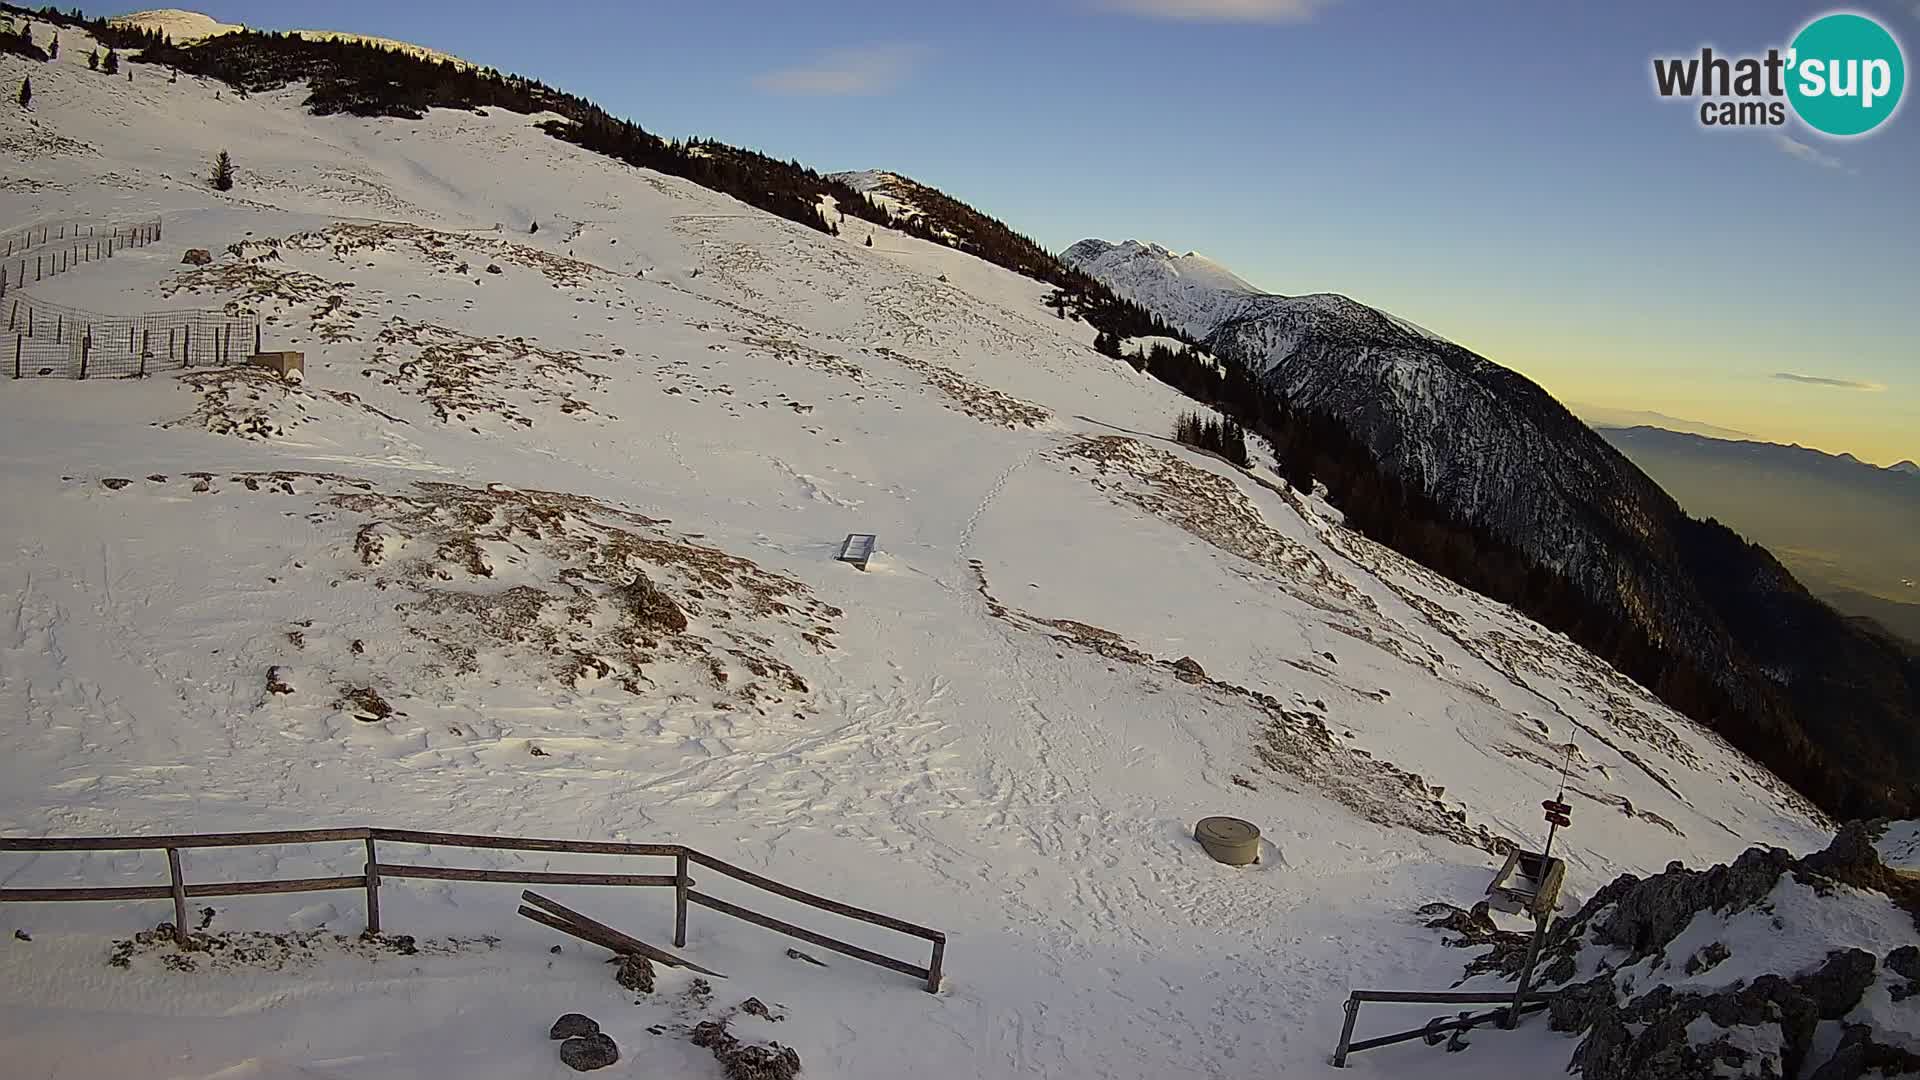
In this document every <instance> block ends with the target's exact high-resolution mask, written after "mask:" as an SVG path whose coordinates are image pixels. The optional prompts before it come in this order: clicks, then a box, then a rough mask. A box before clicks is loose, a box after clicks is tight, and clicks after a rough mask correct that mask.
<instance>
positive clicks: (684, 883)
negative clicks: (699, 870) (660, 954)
mask: <svg viewBox="0 0 1920 1080" xmlns="http://www.w3.org/2000/svg"><path fill="white" fill-rule="evenodd" d="M692 884H693V879H692V878H690V877H688V876H687V853H686V852H684V851H682V852H681V853H680V854H678V855H675V856H674V857H673V947H674V948H676V949H684V948H686V947H687V889H688V888H689V887H690V886H691V885H692Z"/></svg>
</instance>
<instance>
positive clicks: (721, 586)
mask: <svg viewBox="0 0 1920 1080" xmlns="http://www.w3.org/2000/svg"><path fill="white" fill-rule="evenodd" d="M329 504H330V505H331V506H333V507H335V508H337V509H340V510H344V511H350V512H352V513H353V514H355V515H357V516H359V517H361V518H362V519H364V520H363V523H362V524H361V525H360V526H359V527H358V528H357V530H356V532H355V536H354V541H353V548H354V552H355V555H356V558H357V560H358V561H359V562H360V564H361V565H362V566H363V568H364V569H363V570H361V571H359V572H358V575H357V576H359V577H360V578H362V579H363V580H366V581H369V582H370V583H371V584H372V585H373V586H374V587H375V588H378V589H392V590H395V591H401V592H405V593H410V594H412V598H411V599H404V600H400V601H398V602H397V603H396V604H395V608H396V610H398V611H399V612H400V613H401V615H402V617H403V619H404V621H405V622H406V624H407V629H408V631H409V632H410V633H412V634H413V635H414V636H416V637H418V638H421V639H423V640H425V641H427V642H430V643H431V644H432V645H433V646H434V648H435V651H436V653H437V654H438V657H439V659H438V661H437V662H436V663H435V665H434V666H435V667H436V668H438V669H441V671H442V672H443V673H447V674H455V675H465V674H472V673H474V672H477V671H479V670H481V668H482V667H483V665H484V664H485V662H486V659H487V656H488V654H493V653H499V654H505V658H506V659H507V660H508V661H509V662H511V663H515V664H520V663H524V661H525V660H526V659H527V658H528V657H529V656H532V657H537V658H539V660H540V661H542V663H543V664H544V667H545V668H546V669H547V670H548V671H550V672H551V673H552V675H553V676H554V677H557V678H558V679H560V680H562V681H564V682H567V683H572V684H580V683H583V682H592V681H598V680H600V679H611V680H612V681H614V682H615V683H617V684H618V685H619V686H621V687H623V688H625V689H626V690H627V691H628V692H630V693H635V694H639V693H645V692H654V691H659V692H665V693H667V694H669V695H678V696H682V697H687V698H692V697H693V696H694V695H695V694H698V695H700V696H702V697H707V698H712V697H714V696H715V695H718V696H719V697H720V698H721V699H723V701H724V702H727V703H729V704H728V705H727V707H732V705H733V704H744V705H749V706H752V705H760V704H772V703H775V702H778V701H781V700H783V699H784V697H785V695H789V694H801V693H804V692H806V690H807V685H806V683H805V681H804V680H802V679H801V677H800V675H799V674H798V672H796V671H795V670H794V668H793V667H792V665H791V664H790V663H789V662H788V661H787V660H786V659H784V658H783V657H782V655H781V653H782V652H783V650H788V649H805V650H806V651H808V652H823V651H825V650H827V649H831V648H833V643H832V640H831V639H832V637H833V635H834V633H835V631H834V628H833V626H832V625H831V622H832V620H833V619H835V618H838V617H839V616H840V614H841V612H840V610H839V609H837V608H834V607H832V606H830V605H827V604H824V603H821V602H820V601H818V600H816V599H814V598H813V597H812V595H811V593H810V591H809V590H808V589H807V587H806V586H805V585H803V584H801V583H800V582H797V581H794V580H793V579H791V578H787V577H784V576H782V575H779V574H775V573H772V572H770V571H767V570H764V569H762V568H761V567H759V566H758V565H756V564H755V563H754V562H752V561H751V560H748V559H744V558H741V557H739V556H735V555H730V554H727V553H726V552H723V551H720V550H718V549H716V548H712V547H708V546H705V545H701V544H696V543H693V542H691V541H689V540H686V539H684V538H680V537H676V536H673V535H670V534H668V533H666V532H664V531H662V530H661V529H660V528H659V526H661V525H663V524H665V523H664V522H659V521H654V520H652V519H649V518H646V517H644V516H642V515H639V514H634V513H632V512H630V511H626V510H623V509H620V508H617V507H613V506H610V505H608V504H605V503H601V502H598V501H597V500H593V499H588V498H584V497H582V496H577V495H566V494H561V493H557V492H545V491H526V490H519V489H513V488H505V487H498V486H494V487H489V488H485V489H478V488H469V487H462V486H460V485H455V484H443V483H422V484H418V485H415V487H414V489H413V491H411V492H410V493H408V494H404V495H401V494H386V493H382V492H377V491H373V490H369V489H355V490H348V491H341V492H338V493H336V494H335V495H333V497H332V498H331V499H330V500H329ZM783 639H784V640H783Z"/></svg>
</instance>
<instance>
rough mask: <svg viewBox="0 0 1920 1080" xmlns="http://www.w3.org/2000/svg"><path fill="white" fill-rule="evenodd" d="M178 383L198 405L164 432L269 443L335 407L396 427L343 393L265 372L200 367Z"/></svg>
mask: <svg viewBox="0 0 1920 1080" xmlns="http://www.w3.org/2000/svg"><path fill="white" fill-rule="evenodd" d="M179 382H180V383H181V384H182V385H184V386H186V387H188V388H189V389H191V390H193V391H195V392H196V393H198V394H199V395H200V404H199V405H198V406H196V407H195V408H194V410H193V411H192V412H191V413H188V414H187V415H186V416H183V417H181V418H180V419H178V420H170V421H168V422H167V423H164V424H162V425H160V426H161V427H165V428H177V427H191V428H201V429H204V430H206V431H209V432H212V433H213V434H215V435H238V436H240V437H241V438H243V439H267V438H274V437H277V436H281V435H285V434H287V433H288V432H290V431H292V430H294V429H295V428H298V427H300V426H301V425H303V424H305V423H308V422H310V421H313V420H315V419H320V417H318V416H316V415H315V412H331V411H333V410H332V407H333V406H339V407H341V408H344V409H347V410H349V411H358V412H364V413H367V414H369V415H371V416H376V417H379V418H380V419H382V420H386V421H389V422H391V423H395V424H404V423H406V421H405V420H402V419H400V418H399V417H397V416H390V415H388V414H387V413H384V412H381V411H380V410H379V409H376V408H374V407H373V406H371V405H368V404H366V403H365V402H363V401H361V400H360V398H359V397H358V396H357V395H355V394H351V393H348V392H346V391H344V390H325V389H321V388H318V387H314V386H311V385H309V384H307V383H305V382H290V381H287V380H285V379H282V378H280V377H279V376H278V375H275V374H274V373H273V372H271V371H268V370H267V369H265V368H257V367H230V368H210V369H209V368H200V369H193V370H188V371H183V372H181V373H180V377H179Z"/></svg>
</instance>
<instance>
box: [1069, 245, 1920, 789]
mask: <svg viewBox="0 0 1920 1080" xmlns="http://www.w3.org/2000/svg"><path fill="white" fill-rule="evenodd" d="M1061 258H1062V259H1063V261H1065V262H1067V263H1068V264H1069V265H1071V266H1073V267H1075V268H1076V269H1078V270H1080V271H1082V272H1083V273H1086V274H1088V275H1090V276H1092V277H1093V278H1094V279H1096V280H1098V281H1099V282H1101V283H1102V284H1104V285H1105V286H1107V287H1108V288H1109V289H1111V290H1112V291H1113V293H1114V294H1115V295H1117V296H1119V297H1122V298H1124V299H1126V300H1129V301H1131V302H1133V303H1134V304H1137V305H1140V306H1141V307H1144V308H1145V309H1147V310H1148V311H1149V312H1151V313H1153V314H1154V315H1156V316H1158V317H1159V318H1161V319H1163V320H1165V321H1166V322H1167V323H1169V324H1170V325H1172V326H1175V327H1177V328H1178V329H1179V330H1180V331H1182V332H1183V333H1185V334H1187V335H1189V336H1190V337H1192V338H1193V340H1195V341H1196V342H1197V343H1198V344H1199V345H1200V346H1201V347H1202V348H1204V349H1205V350H1206V351H1207V352H1208V353H1210V354H1211V355H1212V356H1213V357H1215V358H1218V359H1219V360H1222V361H1225V362H1227V363H1229V364H1230V365H1237V366H1238V367H1239V368H1241V369H1244V371H1246V372H1247V373H1248V374H1249V375H1251V376H1252V378H1253V379H1254V380H1255V381H1256V383H1257V384H1258V385H1259V386H1260V387H1261V388H1262V389H1263V392H1264V393H1265V394H1267V395H1269V396H1270V398H1271V399H1273V400H1274V401H1277V402H1278V403H1279V406H1278V408H1279V409H1281V410H1283V411H1284V413H1285V419H1284V420H1283V422H1281V423H1279V424H1270V425H1268V427H1267V430H1266V431H1264V432H1262V434H1266V435H1267V436H1268V438H1269V439H1270V441H1274V442H1275V449H1276V452H1277V453H1278V456H1279V457H1280V458H1281V460H1282V461H1286V462H1311V472H1312V475H1313V478H1314V479H1315V480H1318V481H1321V482H1324V483H1326V485H1327V487H1328V489H1329V491H1330V493H1331V496H1332V498H1333V501H1334V502H1335V503H1336V504H1337V505H1339V506H1340V507H1341V509H1342V510H1343V511H1344V512H1345V513H1346V514H1347V520H1348V522H1349V523H1350V524H1351V525H1353V526H1354V527H1355V528H1357V529H1359V530H1360V531H1362V532H1365V533H1367V534H1368V535H1370V536H1373V537H1374V538H1375V539H1378V540H1381V541H1383V542H1385V543H1388V544H1390V545H1392V546H1394V547H1396V548H1397V549H1399V550H1400V551H1401V552H1402V553H1403V554H1406V555H1409V556H1410V557H1412V558H1414V559H1415V560H1416V561H1419V562H1422V563H1424V564H1426V565H1427V566H1429V567H1430V568H1433V569H1436V570H1439V571H1440V572H1441V573H1444V574H1447V575H1448V576H1449V577H1452V578H1454V580H1456V581H1460V582H1461V583H1462V584H1466V585H1467V586H1468V587H1469V588H1472V589H1474V590H1476V591H1478V592H1481V593H1483V594H1485V595H1488V596H1492V597H1494V598H1496V599H1500V600H1502V601H1504V602H1507V603H1510V604H1513V605H1514V606H1516V607H1519V608H1520V609H1522V610H1524V611H1526V612H1527V613H1528V614H1530V615H1532V616H1533V617H1535V618H1536V619H1539V620H1540V621H1542V622H1544V623H1546V624H1547V625H1549V626H1552V627H1554V628H1556V629H1559V630H1562V631H1563V632H1566V633H1568V634H1569V636H1571V637H1573V638H1574V639H1575V640H1576V641H1578V642H1580V644H1582V645H1584V646H1586V647H1587V648H1589V649H1591V650H1593V651H1594V652H1596V653H1597V654H1599V655H1601V656H1603V657H1605V658H1606V659H1608V660H1610V661H1611V662H1612V663H1614V665H1615V666H1616V667H1618V668H1620V669H1621V670H1622V671H1624V672H1626V673H1627V674H1628V675H1630V676H1631V677H1633V678H1634V679H1635V680H1636V681H1638V682H1640V683H1641V684H1642V685H1645V686H1647V687H1648V688H1650V689H1653V690H1654V691H1655V692H1656V693H1658V694H1660V695H1661V696H1662V697H1663V698H1664V699H1665V700H1666V701H1667V702H1668V703H1669V704H1670V705H1673V706H1674V707H1675V708H1678V709H1680V710H1681V711H1682V712H1685V713H1687V714H1688V715H1690V716H1693V717H1694V718H1695V719H1697V720H1700V721H1702V722H1705V723H1708V724H1711V725H1713V726H1715V727H1716V728H1718V729H1719V730H1720V731H1721V733H1722V734H1723V735H1725V736H1726V737H1727V738H1728V739H1730V740H1731V741H1732V742H1733V743H1734V744H1735V745H1737V746H1740V747H1741V748H1742V749H1744V750H1746V751H1747V752H1748V753H1751V754H1753V755H1755V756H1756V757H1758V758H1760V759H1761V760H1762V761H1763V762H1765V763H1766V764H1767V765H1768V766H1769V767H1771V768H1773V769H1774V770H1775V771H1777V772H1779V773H1780V774H1781V775H1782V776H1786V777H1789V778H1790V780H1791V782H1793V783H1794V784H1795V785H1796V786H1798V787H1800V789H1801V790H1802V791H1803V792H1806V793H1808V794H1809V795H1810V796H1811V797H1813V798H1814V799H1815V801H1817V802H1820V803H1822V804H1823V805H1824V806H1826V807H1827V808H1828V809H1829V811H1830V812H1833V813H1836V814H1841V815H1849V814H1855V813H1868V814H1871V813H1880V812H1885V811H1887V810H1894V811H1895V812H1898V809H1897V808H1911V807H1913V806H1915V805H1920V784H1916V783H1915V782H1914V780H1913V776H1914V775H1915V773H1916V771H1920V723H1916V717H1920V659H1916V657H1915V655H1914V651H1913V650H1912V648H1911V646H1908V645H1906V644H1905V643H1903V642H1900V641H1899V640H1898V639H1895V638H1893V637H1891V636H1890V635H1888V634H1886V633H1885V632H1884V631H1883V630H1881V629H1880V628H1879V627H1877V626H1870V625H1861V624H1859V623H1856V622H1853V621H1850V620H1848V619H1847V618H1845V617H1844V616H1842V615H1841V614H1839V613H1838V612H1836V611H1835V610H1834V609H1833V608H1832V607H1830V606H1828V605H1827V604H1825V603H1822V602H1821V601H1820V600H1818V599H1817V598H1816V597H1815V596H1814V595H1813V594H1811V593H1810V592H1809V591H1808V590H1807V589H1806V588H1805V587H1804V586H1803V585H1802V584H1801V583H1800V582H1799V581H1798V580H1796V579H1795V577H1794V575H1793V573H1792V572H1791V571H1790V570H1789V569H1788V568H1787V567H1786V566H1785V565H1783V564H1782V563H1781V562H1780V561H1779V560H1778V559H1777V558H1776V557H1775V556H1774V555H1773V554H1772V553H1770V552H1769V551H1768V550H1766V549H1765V548H1763V547H1760V546H1759V545H1757V544H1754V543H1751V542H1750V540H1749V539H1748V537H1747V536H1745V535H1741V534H1740V533H1739V532H1736V531H1735V529H1734V528H1733V527H1732V526H1730V525H1728V524H1727V523H1728V522H1739V521H1741V520H1742V519H1743V518H1744V519H1746V520H1752V518H1751V515H1749V514H1746V513H1744V512H1743V513H1742V514H1741V515H1739V516H1735V515H1734V514H1731V513H1730V514H1727V515H1726V516H1725V517H1722V516H1720V515H1718V514H1715V513H1714V512H1713V510H1712V509H1709V508H1702V507H1699V506H1697V505H1691V504H1687V503H1686V502H1685V497H1684V495H1683V496H1682V499H1681V500H1679V501H1676V499H1675V497H1674V495H1673V494H1671V493H1669V491H1667V490H1664V489H1663V486H1662V484H1661V483H1657V482H1656V480H1655V479H1654V478H1652V477H1650V476H1649V474H1648V471H1647V470H1643V468H1642V467H1640V465H1639V464H1637V463H1636V461H1634V460H1632V459H1630V457H1629V456H1628V455H1626V454H1624V453H1622V452H1621V451H1620V450H1619V449H1618V448H1616V447H1615V446H1614V445H1612V444H1611V443H1610V442H1609V441H1608V440H1607V439H1605V438H1603V437H1602V436H1601V435H1599V434H1597V433H1596V432H1595V431H1594V429H1593V428H1591V427H1589V426H1588V425H1587V424H1586V423H1584V422H1583V421H1581V420H1580V419H1578V418H1576V417H1575V416H1574V414H1573V413H1572V412H1571V411H1569V410H1568V409H1567V407H1566V406H1564V405H1562V404H1561V403H1560V402H1559V401H1557V400H1555V399H1554V398H1553V396H1552V395H1550V394H1549V393H1547V392H1546V391H1545V390H1544V389H1542V388H1541V387H1540V386H1539V385H1537V384H1536V383H1534V382H1532V381H1531V380H1529V379H1527V378H1526V377H1524V376H1522V375H1520V374H1519V373H1517V372H1514V371H1512V370H1510V369H1508V368H1505V367H1503V366H1501V365H1500V364H1498V363H1496V362H1494V361H1493V360H1490V359H1488V358H1486V357H1484V356H1481V355H1479V354H1478V353H1475V352H1473V351H1472V350H1469V349H1467V348H1464V347H1462V346H1460V345H1458V344H1455V343H1453V342H1450V341H1447V340H1446V339H1444V338H1442V337H1440V336H1438V335H1435V334H1433V333H1431V332H1430V331H1427V330H1425V329H1424V328H1422V327H1420V326H1418V325H1417V324H1414V323H1411V322H1409V321H1407V320H1405V319H1402V318H1398V317H1396V316H1394V315H1391V314H1388V313H1387V312H1384V311H1381V310H1379V309H1377V308H1373V307H1370V306H1368V305H1366V304H1363V303H1360V302H1358V301H1356V300H1353V299H1351V298H1349V297H1346V296H1342V295H1339V294H1335V293H1316V294H1309V295H1301V296H1282V295H1277V294H1270V293H1263V292H1260V291H1259V290H1258V289H1255V288H1253V287H1252V286H1250V285H1249V284H1248V283H1247V282H1246V281H1245V280H1244V279H1241V278H1239V277H1238V276H1237V275H1233V274H1232V273H1231V272H1230V271H1226V270H1225V269H1224V268H1222V267H1220V266H1218V264H1215V263H1213V262H1211V260H1206V259H1205V258H1204V257H1202V256H1198V255H1195V254H1191V253H1189V254H1186V255H1176V254H1174V253H1173V252H1172V251H1171V250H1170V249H1168V248H1165V247H1162V246H1159V245H1156V244H1147V243H1141V242H1139V241H1133V240H1129V241H1126V242H1124V243H1110V242H1108V241H1105V240H1099V239H1088V240H1083V241H1081V242H1079V243H1076V244H1074V245H1072V246H1071V247H1069V248H1068V249H1066V251H1065V252H1063V253H1062V256H1061ZM1263 409H1264V411H1267V412H1273V411H1275V410H1274V408H1270V407H1265V406H1263ZM1729 445H1738V444H1729ZM1362 460H1364V461H1366V462H1368V463H1369V464H1368V466H1366V467H1356V462H1358V461H1362ZM1902 473H1904V470H1901V473H1895V472H1892V471H1889V472H1888V473H1887V479H1889V480H1899V481H1905V480H1906V479H1907V478H1906V477H1905V476H1904V475H1902ZM1688 509H1693V510H1694V512H1695V514H1698V515H1699V516H1698V517H1696V516H1694V515H1693V514H1689V513H1688V512H1687V511H1688ZM1716 519H1717V520H1716ZM1835 527H1837V528H1844V527H1845V526H1841V525H1836V526H1835ZM1747 528H1748V529H1750V530H1753V531H1754V533H1755V534H1757V533H1758V530H1757V529H1754V527H1753V526H1752V525H1748V526H1747ZM1909 535H1912V534H1911V533H1909ZM1896 761H1897V762H1899V763H1900V764H1899V765H1897V766H1895V765H1894V762H1896ZM1873 807H1881V808H1882V809H1881V810H1875V809H1872V808H1873Z"/></svg>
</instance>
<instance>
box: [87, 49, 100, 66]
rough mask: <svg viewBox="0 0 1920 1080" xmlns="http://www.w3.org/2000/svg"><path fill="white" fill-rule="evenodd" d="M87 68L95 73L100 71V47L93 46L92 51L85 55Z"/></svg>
mask: <svg viewBox="0 0 1920 1080" xmlns="http://www.w3.org/2000/svg"><path fill="white" fill-rule="evenodd" d="M87 66H88V67H90V68H92V69H93V70H95V71H99V70H100V46H98V45H95V46H94V47H93V51H92V52H90V53H88V54H87Z"/></svg>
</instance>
